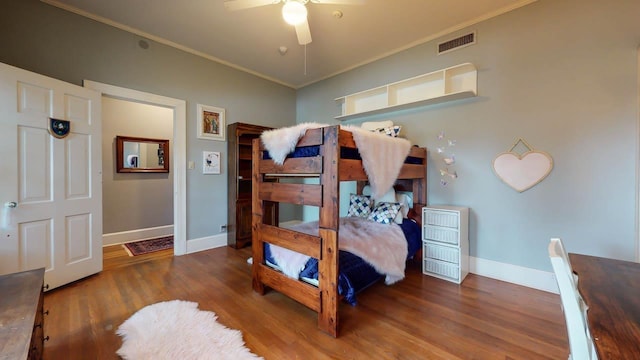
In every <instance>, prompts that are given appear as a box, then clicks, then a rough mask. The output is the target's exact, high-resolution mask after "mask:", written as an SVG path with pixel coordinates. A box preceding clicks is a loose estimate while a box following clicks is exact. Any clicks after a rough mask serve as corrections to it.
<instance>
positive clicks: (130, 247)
mask: <svg viewBox="0 0 640 360" xmlns="http://www.w3.org/2000/svg"><path fill="white" fill-rule="evenodd" d="M122 246H123V247H124V249H125V250H126V251H127V253H128V254H129V256H137V255H144V254H148V253H152V252H154V251H160V250H166V249H172V248H173V235H172V236H164V237H159V238H155V239H147V240H140V241H134V242H130V243H126V244H122Z"/></svg>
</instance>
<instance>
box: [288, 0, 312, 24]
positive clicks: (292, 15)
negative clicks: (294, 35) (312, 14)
mask: <svg viewBox="0 0 640 360" xmlns="http://www.w3.org/2000/svg"><path fill="white" fill-rule="evenodd" d="M282 17H283V18H284V21H286V23H287V24H289V25H294V26H295V25H300V24H302V23H303V22H305V21H307V7H306V6H304V4H302V3H300V2H298V1H295V0H293V1H292V0H290V1H287V2H286V3H285V4H284V6H282Z"/></svg>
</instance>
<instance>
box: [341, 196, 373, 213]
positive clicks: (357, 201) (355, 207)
mask: <svg viewBox="0 0 640 360" xmlns="http://www.w3.org/2000/svg"><path fill="white" fill-rule="evenodd" d="M372 207H373V200H371V197H370V196H366V195H358V194H351V196H350V197H349V211H348V212H347V216H357V217H363V218H366V217H367V216H369V214H371V208H372Z"/></svg>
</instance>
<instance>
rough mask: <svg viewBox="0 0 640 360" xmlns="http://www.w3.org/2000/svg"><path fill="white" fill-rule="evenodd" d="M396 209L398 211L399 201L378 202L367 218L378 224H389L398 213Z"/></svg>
mask: <svg viewBox="0 0 640 360" xmlns="http://www.w3.org/2000/svg"><path fill="white" fill-rule="evenodd" d="M398 211H400V204H399V203H388V202H379V203H377V204H376V206H375V207H374V208H373V211H372V212H371V214H369V217H368V218H367V219H369V220H371V221H375V222H378V223H380V224H391V222H392V221H393V219H394V218H395V217H396V215H398Z"/></svg>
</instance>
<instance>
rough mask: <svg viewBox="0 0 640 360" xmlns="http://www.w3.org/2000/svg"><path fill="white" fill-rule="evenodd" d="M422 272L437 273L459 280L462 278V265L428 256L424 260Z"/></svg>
mask: <svg viewBox="0 0 640 360" xmlns="http://www.w3.org/2000/svg"><path fill="white" fill-rule="evenodd" d="M422 272H423V273H424V274H427V275H429V273H431V274H435V275H440V276H441V277H444V278H447V279H450V280H453V281H455V282H458V280H459V278H460V267H459V266H458V265H456V264H452V263H448V262H446V261H440V260H435V259H429V258H426V259H424V261H423V262H422Z"/></svg>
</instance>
